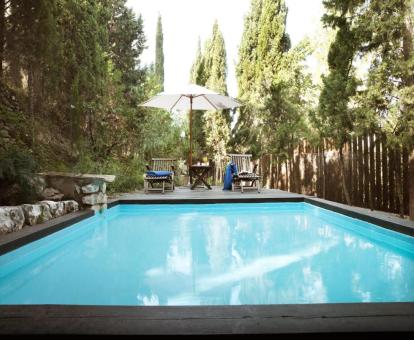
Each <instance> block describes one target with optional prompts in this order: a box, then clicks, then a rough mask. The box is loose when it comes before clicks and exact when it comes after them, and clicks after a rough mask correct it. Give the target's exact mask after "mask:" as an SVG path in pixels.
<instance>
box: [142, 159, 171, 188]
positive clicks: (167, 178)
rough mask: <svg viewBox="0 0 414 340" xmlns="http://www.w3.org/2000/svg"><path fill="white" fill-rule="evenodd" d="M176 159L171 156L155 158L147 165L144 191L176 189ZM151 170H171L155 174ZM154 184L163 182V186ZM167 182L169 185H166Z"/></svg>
mask: <svg viewBox="0 0 414 340" xmlns="http://www.w3.org/2000/svg"><path fill="white" fill-rule="evenodd" d="M175 162H176V160H175V159H170V158H153V159H152V160H151V165H146V166H145V167H146V169H147V172H146V173H145V174H144V191H145V193H146V194H147V193H148V192H149V191H160V190H161V191H162V193H165V191H174V189H175V185H174V173H175ZM151 171H170V172H171V173H170V174H167V175H162V176H159V175H153V174H151V173H148V172H151ZM154 184H161V187H158V188H157V187H155V186H154ZM166 184H167V185H166Z"/></svg>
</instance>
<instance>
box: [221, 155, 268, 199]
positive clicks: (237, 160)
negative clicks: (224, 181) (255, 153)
mask: <svg viewBox="0 0 414 340" xmlns="http://www.w3.org/2000/svg"><path fill="white" fill-rule="evenodd" d="M227 156H229V157H230V160H231V161H232V162H233V163H234V164H236V165H237V172H238V174H237V175H235V176H233V182H232V186H231V190H232V191H234V190H235V189H238V188H240V190H241V192H243V191H244V190H245V189H255V190H256V189H257V192H260V190H261V183H260V179H261V177H260V176H259V175H258V174H256V171H257V164H255V165H254V167H253V168H252V162H251V158H252V155H240V154H228V155H227Z"/></svg>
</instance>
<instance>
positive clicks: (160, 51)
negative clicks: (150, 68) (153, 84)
mask: <svg viewBox="0 0 414 340" xmlns="http://www.w3.org/2000/svg"><path fill="white" fill-rule="evenodd" d="M163 44H164V36H163V32H162V23H161V15H159V16H158V21H157V33H156V37H155V75H156V77H157V79H158V82H159V84H160V91H164V47H163V46H164V45H163Z"/></svg>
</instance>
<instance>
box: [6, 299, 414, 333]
mask: <svg viewBox="0 0 414 340" xmlns="http://www.w3.org/2000/svg"><path fill="white" fill-rule="evenodd" d="M382 331H388V332H391V331H399V332H409V331H410V332H413V331H414V303H368V304H367V303H365V304H364V303H349V304H313V305H312V304H309V305H270V306H269V305H268V306H265V305H264V306H257V305H252V306H206V307H186V306H183V307H128V306H125V307H122V306H2V307H1V306H0V334H11V333H12V334H27V333H31V334H272V333H325V332H382Z"/></svg>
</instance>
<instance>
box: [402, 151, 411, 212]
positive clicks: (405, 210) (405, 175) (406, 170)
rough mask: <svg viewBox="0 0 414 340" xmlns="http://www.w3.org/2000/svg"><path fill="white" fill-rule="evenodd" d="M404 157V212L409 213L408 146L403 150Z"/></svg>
mask: <svg viewBox="0 0 414 340" xmlns="http://www.w3.org/2000/svg"><path fill="white" fill-rule="evenodd" d="M402 158H403V176H402V177H403V196H404V214H406V215H408V213H409V212H408V209H409V208H408V206H409V201H410V197H409V192H408V185H409V172H408V170H409V169H408V150H407V148H403V152H402Z"/></svg>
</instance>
